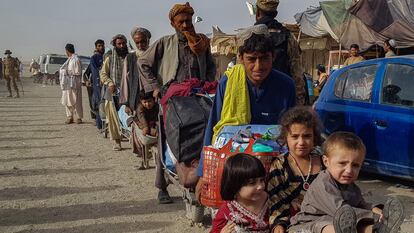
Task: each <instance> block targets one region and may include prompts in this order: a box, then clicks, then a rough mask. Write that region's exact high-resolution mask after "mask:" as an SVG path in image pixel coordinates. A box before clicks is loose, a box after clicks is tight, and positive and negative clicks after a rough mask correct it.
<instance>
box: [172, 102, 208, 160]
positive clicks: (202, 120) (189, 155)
mask: <svg viewBox="0 0 414 233" xmlns="http://www.w3.org/2000/svg"><path fill="white" fill-rule="evenodd" d="M211 107H212V101H211V100H210V99H209V98H208V97H204V96H198V95H192V96H188V97H184V96H174V97H171V98H170V99H169V100H168V107H167V109H168V110H167V113H166V123H165V134H166V139H167V142H168V145H169V146H170V149H171V151H172V152H173V154H174V156H175V157H176V158H177V160H178V162H184V163H186V164H190V163H191V162H192V161H193V160H194V159H200V154H201V150H202V149H203V139H204V132H205V128H206V126H207V122H208V118H209V115H210V109H211Z"/></svg>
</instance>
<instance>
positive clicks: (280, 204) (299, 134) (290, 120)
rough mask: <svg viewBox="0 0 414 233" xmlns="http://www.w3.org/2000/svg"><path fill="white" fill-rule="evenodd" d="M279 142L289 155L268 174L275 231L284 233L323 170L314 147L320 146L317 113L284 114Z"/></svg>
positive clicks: (295, 111) (296, 110) (301, 110)
mask: <svg viewBox="0 0 414 233" xmlns="http://www.w3.org/2000/svg"><path fill="white" fill-rule="evenodd" d="M280 125H281V132H280V136H279V138H278V141H279V143H280V144H282V145H287V147H288V150H289V151H288V152H287V153H285V154H283V155H280V156H279V157H277V158H276V159H275V160H274V161H273V163H272V165H271V167H270V172H269V181H268V186H267V191H268V194H269V204H270V217H269V224H270V229H271V230H272V232H276V233H284V232H286V230H287V228H288V226H289V220H290V218H291V217H292V216H294V215H295V214H296V213H297V212H299V210H300V205H301V203H302V201H303V197H304V195H305V193H306V190H308V188H309V186H310V184H311V183H312V181H313V180H314V179H315V178H316V176H317V175H318V174H319V172H320V171H321V169H322V166H323V165H322V161H321V157H320V156H319V155H316V154H314V153H313V150H314V147H315V146H316V145H320V144H321V137H320V133H321V128H320V125H321V124H320V123H319V119H318V117H317V114H316V113H315V112H314V111H313V110H312V109H311V108H309V107H294V108H292V109H290V110H289V111H287V112H286V113H284V114H283V116H282V118H281V121H280Z"/></svg>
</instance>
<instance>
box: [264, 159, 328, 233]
mask: <svg viewBox="0 0 414 233" xmlns="http://www.w3.org/2000/svg"><path fill="white" fill-rule="evenodd" d="M288 155H289V154H288V153H286V154H283V155H282V156H279V157H277V158H276V159H275V160H274V161H273V163H272V165H271V167H270V172H269V182H268V186H267V191H268V193H269V200H270V217H269V224H270V229H273V228H274V227H276V225H282V226H284V227H285V229H287V227H288V225H289V219H290V217H292V216H294V215H295V214H296V213H297V212H299V211H300V205H301V203H302V201H303V198H304V196H305V193H306V190H304V189H303V184H304V181H303V179H302V177H301V176H300V175H296V174H295V173H294V172H293V170H292V168H291V167H290V165H289V162H288V158H287V156H288ZM311 156H313V157H318V158H320V156H319V155H316V154H311ZM321 164H322V163H321ZM321 166H322V165H321ZM305 175H307V174H305ZM317 175H318V174H311V175H310V177H309V179H308V183H309V184H310V183H312V181H313V180H314V179H315V178H316V176H317Z"/></svg>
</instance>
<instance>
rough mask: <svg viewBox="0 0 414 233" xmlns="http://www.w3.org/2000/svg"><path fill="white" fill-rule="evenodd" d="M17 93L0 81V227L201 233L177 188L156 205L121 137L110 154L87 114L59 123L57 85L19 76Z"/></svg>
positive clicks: (145, 175)
mask: <svg viewBox="0 0 414 233" xmlns="http://www.w3.org/2000/svg"><path fill="white" fill-rule="evenodd" d="M24 84H25V85H24V87H25V96H24V97H22V98H20V99H9V98H3V96H5V95H6V89H5V87H4V82H1V84H0V96H1V98H0V122H1V123H0V232H20V233H23V232H24V233H29V232H33V233H34V232H36V233H40V232H45V233H61V232H71V233H74V232H101V233H104V232H108V233H112V232H192V233H197V232H206V230H205V229H204V228H200V227H197V226H195V227H191V226H190V224H189V223H188V222H187V221H186V220H185V218H184V217H183V216H184V213H185V211H184V204H183V203H182V201H181V198H180V192H179V191H178V189H174V187H170V188H169V189H170V193H171V195H172V196H173V197H174V204H170V205H158V204H157V201H156V199H155V197H156V195H157V191H156V189H155V188H154V185H153V183H154V177H155V176H154V171H155V170H154V169H149V170H145V171H141V170H137V169H136V167H135V166H136V165H138V161H139V160H138V159H137V158H135V157H134V156H133V155H132V153H131V150H130V149H129V148H130V146H129V145H128V143H127V142H125V143H123V145H124V147H125V148H126V149H125V150H123V151H121V152H113V151H112V145H111V143H110V142H109V140H108V139H104V138H102V137H101V136H100V135H99V134H98V133H97V129H96V128H95V126H94V125H92V120H91V119H90V115H89V114H88V113H89V107H88V105H87V96H86V92H84V93H83V94H84V95H83V97H84V98H83V100H84V105H83V106H84V109H85V111H84V113H85V123H83V124H81V125H76V124H71V125H65V124H63V122H64V120H65V115H64V108H63V106H62V105H61V104H60V103H59V98H60V90H59V88H58V86H46V87H42V86H41V85H39V84H33V83H31V81H30V80H25V82H24Z"/></svg>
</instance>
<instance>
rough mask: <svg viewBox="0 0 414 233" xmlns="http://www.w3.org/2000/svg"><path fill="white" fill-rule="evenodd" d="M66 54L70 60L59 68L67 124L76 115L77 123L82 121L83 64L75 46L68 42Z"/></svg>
mask: <svg viewBox="0 0 414 233" xmlns="http://www.w3.org/2000/svg"><path fill="white" fill-rule="evenodd" d="M65 49H66V55H67V56H68V60H66V62H65V63H64V64H63V65H62V67H61V68H60V70H59V74H60V86H61V88H62V104H63V105H64V106H65V109H66V117H67V118H66V121H65V123H66V124H71V123H73V120H74V119H73V118H74V117H76V123H77V124H80V123H82V118H83V107H82V64H81V62H80V60H79V58H78V55H76V54H75V46H73V44H66V46H65Z"/></svg>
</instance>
